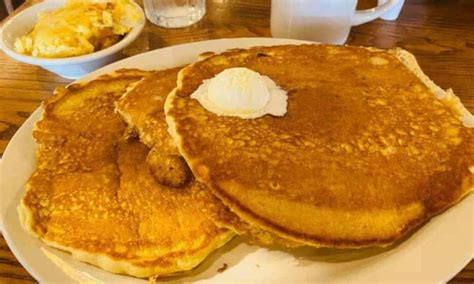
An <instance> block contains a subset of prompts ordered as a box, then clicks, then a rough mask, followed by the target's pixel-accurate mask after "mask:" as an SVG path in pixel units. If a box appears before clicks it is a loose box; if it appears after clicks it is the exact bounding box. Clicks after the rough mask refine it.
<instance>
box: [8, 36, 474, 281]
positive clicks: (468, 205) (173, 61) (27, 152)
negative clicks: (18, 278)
mask: <svg viewBox="0 0 474 284" xmlns="http://www.w3.org/2000/svg"><path fill="white" fill-rule="evenodd" d="M286 43H294V44H297V43H302V42H301V41H294V40H283V39H271V38H243V39H222V40H213V41H205V42H197V43H191V44H185V45H178V46H173V47H169V48H163V49H159V50H154V51H151V52H148V53H144V54H141V55H138V56H135V57H131V58H128V59H125V60H122V61H119V62H116V63H114V64H111V65H109V66H106V67H104V68H102V69H100V70H97V71H96V72H94V73H92V74H89V75H88V76H87V77H86V78H84V80H87V79H93V78H95V77H96V76H98V75H100V74H104V73H108V72H111V71H113V70H116V69H120V68H141V69H163V68H169V67H175V66H180V65H183V64H186V63H190V62H192V61H194V60H195V59H196V58H197V56H198V54H199V53H202V52H204V51H222V50H225V49H228V48H237V47H241V48H246V47H250V46H256V45H278V44H286ZM40 114H41V110H40V109H38V110H37V111H35V112H34V113H33V114H32V115H31V117H30V118H29V119H28V120H27V121H26V122H25V123H24V124H23V126H22V127H21V128H20V129H19V130H18V132H17V133H16V134H15V136H14V137H13V138H12V140H11V141H10V143H9V145H8V147H7V149H6V150H5V153H4V156H3V167H2V169H1V171H2V172H0V175H2V177H3V178H2V180H1V181H0V182H1V183H0V194H1V209H2V211H1V220H2V221H3V228H4V232H3V234H4V237H5V239H6V241H7V243H8V245H9V247H10V248H11V250H12V251H13V253H14V254H15V255H16V257H17V258H18V260H19V261H20V262H21V263H22V265H23V266H24V267H25V268H26V269H27V270H28V271H29V272H30V273H31V274H32V275H33V276H34V277H35V278H36V279H37V280H38V281H39V282H41V283H70V282H72V279H81V280H82V281H90V282H89V283H146V282H145V281H144V280H141V279H135V278H131V277H126V276H122V275H114V274H112V273H108V272H105V271H103V270H101V269H99V268H96V267H93V266H90V265H87V264H84V263H81V262H78V261H76V260H74V259H72V258H71V256H70V255H69V254H67V253H63V252H60V251H58V250H55V249H50V248H47V249H45V248H44V247H45V246H44V244H43V243H42V242H40V241H39V240H38V239H36V238H35V237H33V236H31V235H29V234H28V233H27V232H26V231H25V230H24V229H23V228H22V227H21V225H20V223H19V220H18V214H17V211H16V208H17V206H18V204H19V202H20V199H21V196H22V195H23V193H24V185H25V183H26V181H27V179H28V177H29V176H30V174H31V172H32V171H33V169H34V166H35V156H34V155H35V149H36V144H35V141H34V140H33V138H32V136H31V131H32V128H33V125H34V123H35V122H36V121H37V120H38V119H39V117H40ZM473 208H474V196H472V195H471V196H469V197H467V198H466V199H464V200H463V201H462V202H461V203H460V204H458V205H456V206H455V207H453V208H451V209H449V210H448V211H446V212H445V213H443V214H442V215H440V216H437V217H435V218H434V219H433V220H431V221H430V222H428V224H426V225H425V226H424V227H422V228H421V229H420V230H418V231H417V232H415V233H414V234H413V235H412V236H411V237H410V238H408V239H407V240H405V241H404V242H402V243H401V244H399V245H398V246H396V247H393V248H391V249H385V250H382V249H366V250H330V249H319V250H318V249H309V248H304V249H297V250H293V251H291V252H284V251H278V250H268V249H264V248H260V247H257V246H249V245H246V244H244V243H241V242H239V241H238V240H235V241H233V242H232V243H231V244H228V245H227V246H225V247H224V248H223V249H222V250H219V251H218V252H216V253H214V254H213V255H212V256H211V257H210V258H209V259H208V260H206V261H205V262H204V263H203V265H201V266H200V267H199V268H198V269H196V270H195V271H194V272H193V273H192V274H191V275H188V276H186V277H184V278H178V281H183V282H184V281H198V282H202V283H303V282H305V283H442V282H445V281H447V280H449V279H450V278H452V277H453V276H454V275H455V274H456V273H457V272H458V271H459V270H461V269H462V268H463V267H464V266H465V265H466V264H467V263H468V261H469V260H470V259H471V258H472V256H473V251H474V249H473V248H474V243H473V240H474V222H473ZM45 251H46V254H45ZM47 255H49V256H50V257H47ZM51 255H53V258H51ZM54 263H56V264H54ZM58 263H59V264H60V265H63V266H66V267H67V268H68V270H69V272H68V273H65V272H64V270H63V269H60V268H59V267H58ZM223 263H226V264H227V265H228V267H227V269H226V270H225V272H223V273H217V269H218V268H220V267H222V265H223ZM174 280H176V278H175V279H174Z"/></svg>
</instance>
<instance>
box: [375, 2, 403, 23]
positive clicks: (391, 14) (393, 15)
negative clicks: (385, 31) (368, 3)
mask: <svg viewBox="0 0 474 284" xmlns="http://www.w3.org/2000/svg"><path fill="white" fill-rule="evenodd" d="M387 1H388V0H378V3H379V5H380V4H384V3H385V2H387ZM404 3H405V0H400V1H398V3H397V5H395V6H394V7H393V8H392V9H390V10H389V11H388V12H387V13H385V14H383V15H382V16H380V18H382V19H384V20H387V21H393V20H396V19H397V18H398V16H399V15H400V11H401V10H402V7H403V4H404Z"/></svg>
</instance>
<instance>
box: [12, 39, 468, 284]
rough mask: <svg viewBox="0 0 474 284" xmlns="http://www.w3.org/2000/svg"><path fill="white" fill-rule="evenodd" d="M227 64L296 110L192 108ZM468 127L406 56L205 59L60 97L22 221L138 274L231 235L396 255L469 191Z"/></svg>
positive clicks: (204, 251) (240, 54) (283, 51)
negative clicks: (245, 112) (266, 81)
mask: <svg viewBox="0 0 474 284" xmlns="http://www.w3.org/2000/svg"><path fill="white" fill-rule="evenodd" d="M232 67H245V68H249V69H252V70H254V71H256V72H258V73H260V74H262V75H266V76H268V77H270V78H271V79H272V80H273V81H275V82H276V83H277V84H278V85H279V86H281V87H282V88H283V89H284V90H286V91H287V92H288V95H289V99H288V111H287V113H286V114H285V115H284V116H282V117H274V116H271V115H266V116H263V117H260V118H256V119H241V118H238V117H228V116H218V115H216V114H214V113H212V112H209V111H207V110H206V109H205V108H203V107H202V106H201V105H200V104H199V102H198V101H196V100H194V99H192V98H190V95H191V94H192V93H193V92H194V91H195V90H196V89H197V88H198V87H199V86H200V85H201V84H202V82H203V81H204V80H207V79H210V78H212V77H214V76H215V75H216V74H218V73H220V72H221V71H223V70H225V69H227V68H232ZM222 92H223V95H224V94H225V92H226V90H222ZM473 127H474V118H473V117H472V115H471V114H470V113H469V112H468V111H467V110H466V109H465V108H464V107H463V106H462V104H461V103H460V102H459V100H458V99H457V97H456V96H455V95H454V94H453V93H452V92H450V91H447V92H445V91H443V90H442V89H441V88H439V87H437V86H436V85H434V83H433V82H431V81H430V80H429V79H428V78H427V77H426V76H425V75H424V74H423V73H422V72H421V70H420V69H419V67H418V65H417V64H416V61H415V59H414V57H413V56H411V55H410V54H409V53H407V52H405V51H403V50H398V49H396V50H390V51H383V50H376V49H368V48H358V47H347V46H346V47H342V46H327V45H300V46H296V45H295V46H290V45H288V46H275V47H256V48H251V49H248V50H231V51H228V52H224V53H222V54H210V53H208V54H206V55H205V56H203V57H202V58H200V59H199V60H198V61H197V62H195V63H193V64H191V65H189V66H185V67H184V68H181V67H179V68H174V69H168V70H160V71H154V72H145V71H140V70H122V71H117V72H115V73H114V74H110V75H106V76H102V77H99V78H97V79H96V80H93V81H91V82H88V83H78V84H73V85H70V86H68V87H66V88H60V89H58V90H56V94H55V95H54V96H53V97H51V98H50V99H48V100H47V101H46V102H45V104H44V114H43V118H42V119H41V121H39V122H38V123H37V127H36V129H35V130H34V137H35V139H36V140H37V142H38V145H39V148H38V154H37V159H38V163H37V168H36V170H35V172H34V173H33V175H32V177H31V178H30V180H29V182H28V185H27V190H26V194H25V196H24V198H23V200H22V203H21V205H20V215H21V218H22V222H23V224H24V226H25V228H26V229H27V230H28V231H30V232H32V233H33V234H35V235H36V236H38V237H40V238H41V239H42V240H43V241H45V242H46V243H47V244H49V245H51V246H54V247H57V248H61V249H64V250H67V251H70V252H71V253H72V254H73V256H75V257H77V258H78V259H80V260H83V261H86V262H89V263H92V264H95V265H97V266H99V267H102V268H104V269H106V270H109V271H112V272H116V273H125V274H129V275H134V276H137V277H149V276H163V275H170V274H175V273H178V272H182V271H186V270H189V269H192V268H193V267H195V266H197V265H198V264H199V263H200V262H201V261H202V260H204V259H205V258H206V256H207V255H208V254H209V253H210V252H212V251H214V250H215V249H217V248H219V247H221V246H222V245H224V244H225V243H226V242H228V241H229V240H230V239H231V238H232V237H233V236H234V235H243V236H244V237H246V238H247V239H248V240H249V241H251V242H253V243H257V244H261V245H265V246H269V245H284V246H303V245H309V246H314V247H333V248H363V247H369V246H386V245H389V244H392V243H393V242H395V241H397V240H399V239H400V238H402V237H403V236H405V235H407V234H408V233H409V232H411V231H413V230H414V229H415V228H417V227H419V226H420V225H421V224H423V223H424V222H426V221H428V220H429V219H430V218H431V217H432V216H434V215H436V214H439V213H441V212H443V211H444V210H446V209H447V208H449V207H451V206H453V205H454V204H456V203H457V202H459V201H460V200H461V199H462V198H463V197H465V196H466V195H467V194H468V193H469V192H470V191H472V189H473V172H474V129H473Z"/></svg>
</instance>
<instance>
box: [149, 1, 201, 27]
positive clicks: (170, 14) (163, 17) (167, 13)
mask: <svg viewBox="0 0 474 284" xmlns="http://www.w3.org/2000/svg"><path fill="white" fill-rule="evenodd" d="M144 3H145V13H146V16H147V18H148V20H150V21H151V22H152V23H154V24H156V25H158V26H160V27H165V28H180V27H186V26H189V25H192V24H194V23H196V22H197V21H199V20H200V19H201V18H202V17H203V16H204V14H205V13H206V0H144Z"/></svg>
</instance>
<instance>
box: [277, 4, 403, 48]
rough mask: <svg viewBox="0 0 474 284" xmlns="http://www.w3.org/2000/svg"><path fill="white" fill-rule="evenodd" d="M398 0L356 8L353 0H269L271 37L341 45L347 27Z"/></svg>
mask: <svg viewBox="0 0 474 284" xmlns="http://www.w3.org/2000/svg"><path fill="white" fill-rule="evenodd" d="M400 1H401V0H388V1H387V2H386V3H384V4H382V5H379V6H377V7H375V8H372V9H367V10H360V11H357V10H356V6H357V0H272V12H271V13H272V14H271V31H272V36H273V37H281V38H293V39H303V40H311V41H317V42H323V43H333V44H343V43H344V42H346V40H347V37H348V36H349V31H350V30H351V26H357V25H360V24H364V23H367V22H370V21H372V20H374V19H377V18H378V17H380V16H382V15H383V14H385V13H386V12H387V11H389V10H390V9H392V8H393V7H394V6H395V5H397V3H398V2H400Z"/></svg>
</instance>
